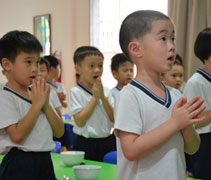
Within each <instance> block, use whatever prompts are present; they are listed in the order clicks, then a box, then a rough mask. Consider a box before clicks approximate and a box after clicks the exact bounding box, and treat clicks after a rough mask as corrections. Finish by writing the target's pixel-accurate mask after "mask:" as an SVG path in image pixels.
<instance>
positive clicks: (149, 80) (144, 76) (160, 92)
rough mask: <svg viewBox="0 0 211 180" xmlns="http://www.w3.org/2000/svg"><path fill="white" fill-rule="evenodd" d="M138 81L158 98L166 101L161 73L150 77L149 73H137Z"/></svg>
mask: <svg viewBox="0 0 211 180" xmlns="http://www.w3.org/2000/svg"><path fill="white" fill-rule="evenodd" d="M135 79H136V80H137V81H139V82H140V83H142V84H143V85H145V86H146V87H147V88H148V89H150V90H151V91H152V92H154V93H155V94H156V95H157V96H159V97H161V98H163V99H165V90H164V87H163V85H162V83H161V80H160V73H153V74H151V75H149V74H148V73H143V72H142V73H137V75H136V78H135Z"/></svg>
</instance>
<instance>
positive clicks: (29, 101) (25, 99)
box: [4, 86, 32, 104]
mask: <svg viewBox="0 0 211 180" xmlns="http://www.w3.org/2000/svg"><path fill="white" fill-rule="evenodd" d="M4 90H5V91H9V92H11V93H13V94H15V95H16V96H18V97H19V98H21V99H23V100H24V101H27V102H28V103H30V104H32V102H31V100H29V99H28V98H26V97H24V96H22V95H21V94H19V93H17V92H16V91H14V90H12V89H10V88H8V87H7V86H4ZM29 90H30V91H31V88H30V87H29Z"/></svg>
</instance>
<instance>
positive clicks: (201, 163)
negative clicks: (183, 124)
mask: <svg viewBox="0 0 211 180" xmlns="http://www.w3.org/2000/svg"><path fill="white" fill-rule="evenodd" d="M194 52H195V55H196V56H197V57H198V58H199V59H200V60H201V62H202V63H203V65H204V66H203V68H202V69H200V68H199V69H198V70H197V71H196V72H195V73H194V74H193V75H192V77H191V78H190V79H189V80H188V81H187V83H186V85H185V89H184V96H186V97H187V99H191V98H193V97H194V96H200V97H202V98H204V99H205V102H204V104H205V105H206V109H205V111H204V112H203V113H202V114H201V115H200V116H205V120H204V121H201V122H198V123H197V122H196V123H195V124H194V125H195V128H196V131H197V133H198V134H199V135H200V138H201V144H200V147H199V150H198V151H197V152H196V153H195V154H194V155H192V156H190V163H191V165H190V167H189V168H190V170H191V172H192V173H193V177H195V178H199V179H206V180H208V179H211V173H210V164H211V148H210V143H211V123H210V122H211V28H206V29H204V30H202V31H201V32H200V33H199V34H198V36H197V39H196V41H195V46H194Z"/></svg>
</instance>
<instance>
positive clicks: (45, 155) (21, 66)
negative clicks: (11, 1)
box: [0, 31, 64, 180]
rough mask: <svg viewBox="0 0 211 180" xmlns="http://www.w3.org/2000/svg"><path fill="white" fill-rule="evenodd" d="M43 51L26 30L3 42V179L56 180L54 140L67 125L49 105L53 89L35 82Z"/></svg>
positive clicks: (0, 121)
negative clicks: (4, 75) (52, 158)
mask: <svg viewBox="0 0 211 180" xmlns="http://www.w3.org/2000/svg"><path fill="white" fill-rule="evenodd" d="M41 51H42V46H41V45H40V43H39V41H38V40H37V39H36V38H35V37H34V36H33V35H31V34H30V33H28V32H25V31H11V32H8V33H7V34H6V35H4V36H3V37H2V38H1V39H0V62H1V65H2V67H3V69H4V70H5V72H6V73H7V78H8V84H7V86H5V87H4V89H3V90H2V91H0V99H1V101H0V114H1V116H0V154H6V155H5V157H4V158H3V161H2V164H1V166H0V179H7V180H14V179H21V180H28V179H36V180H40V179H52V180H53V179H55V174H54V170H53V165H52V161H51V157H50V151H51V150H52V149H54V147H55V144H54V142H53V139H52V137H53V135H54V136H56V137H60V136H62V134H63V132H64V124H63V122H62V120H61V118H59V116H58V115H57V114H56V113H55V112H54V110H53V109H52V108H51V106H50V105H49V102H48V96H49V86H48V85H46V83H45V80H44V79H41V78H37V79H35V78H36V75H37V69H38V64H39V60H40V53H41ZM31 84H32V88H31V91H29V89H28V86H29V85H31Z"/></svg>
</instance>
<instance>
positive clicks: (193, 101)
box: [186, 96, 200, 108]
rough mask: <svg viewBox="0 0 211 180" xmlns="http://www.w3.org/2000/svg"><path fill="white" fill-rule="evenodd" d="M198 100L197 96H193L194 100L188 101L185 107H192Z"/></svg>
mask: <svg viewBox="0 0 211 180" xmlns="http://www.w3.org/2000/svg"><path fill="white" fill-rule="evenodd" d="M199 99H200V97H199V96H195V97H194V98H192V99H191V100H190V101H188V103H187V104H186V107H187V108H189V107H190V106H192V105H193V104H194V103H195V102H197V101H198V100H199Z"/></svg>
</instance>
